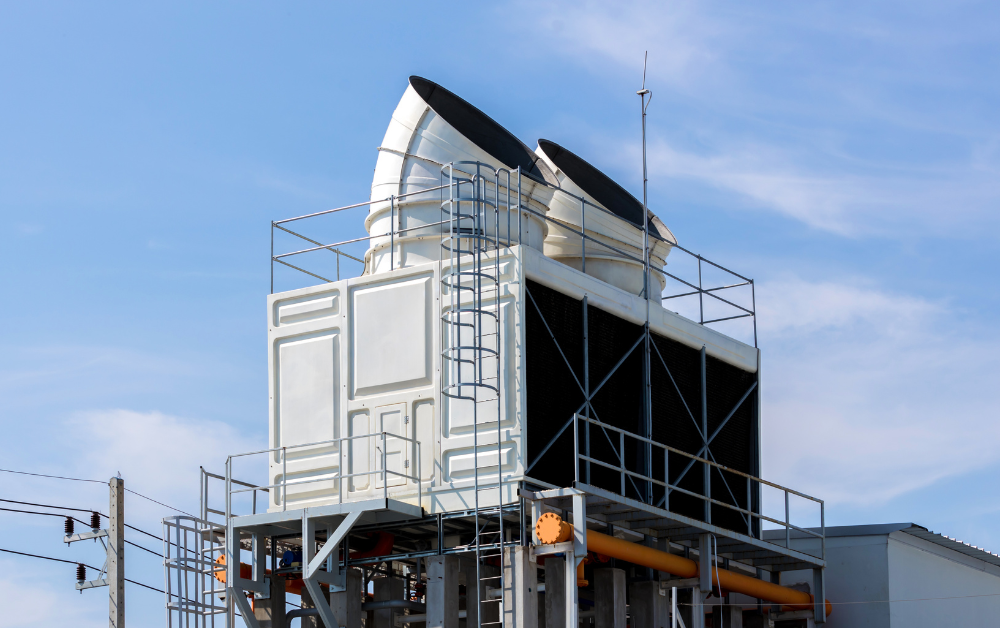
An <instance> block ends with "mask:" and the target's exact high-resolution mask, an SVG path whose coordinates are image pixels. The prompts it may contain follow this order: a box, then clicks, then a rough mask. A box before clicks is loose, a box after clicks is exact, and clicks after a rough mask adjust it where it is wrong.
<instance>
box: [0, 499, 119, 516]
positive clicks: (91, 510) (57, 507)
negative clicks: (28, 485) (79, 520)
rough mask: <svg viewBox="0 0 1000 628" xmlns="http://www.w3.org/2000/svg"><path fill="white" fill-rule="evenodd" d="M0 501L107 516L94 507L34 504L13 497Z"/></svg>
mask: <svg viewBox="0 0 1000 628" xmlns="http://www.w3.org/2000/svg"><path fill="white" fill-rule="evenodd" d="M0 502H7V503H8V504H21V505H22V506H38V507H39V508H55V509H57V510H75V511H77V512H96V513H97V514H99V515H101V516H102V517H107V515H105V514H104V513H102V512H100V511H99V510H94V509H92V508H69V507H67V506H52V505H50V504H33V503H31V502H19V501H14V500H13V499H0Z"/></svg>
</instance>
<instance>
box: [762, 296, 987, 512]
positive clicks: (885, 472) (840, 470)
mask: <svg viewBox="0 0 1000 628" xmlns="http://www.w3.org/2000/svg"><path fill="white" fill-rule="evenodd" d="M759 295H760V298H759V302H760V303H764V304H767V306H766V308H763V309H762V310H761V318H760V320H761V325H762V327H761V343H762V346H763V347H764V358H763V364H764V366H763V371H762V372H763V394H764V464H765V473H766V474H767V475H768V476H769V477H771V478H775V479H777V480H778V481H779V482H787V483H788V484H789V485H791V486H793V487H795V486H798V487H801V488H803V489H806V491H807V492H812V493H813V494H815V495H817V496H819V497H821V498H824V499H827V500H828V501H829V502H831V503H838V502H839V503H845V502H849V503H855V504H862V505H863V504H874V503H877V502H880V501H883V500H887V499H890V498H892V497H896V496H898V495H902V494H904V493H906V492H909V491H913V490H916V489H919V488H922V487H925V486H928V485H930V484H932V483H934V482H936V481H938V480H940V479H942V478H945V477H949V476H954V475H958V474H962V473H966V472H970V471H973V470H975V469H979V468H982V467H985V466H987V465H989V464H992V463H995V462H997V461H998V460H1000V451H998V450H997V448H996V446H995V443H996V442H997V441H998V439H1000V422H998V421H997V420H996V417H997V415H998V413H1000V402H998V401H996V399H995V395H994V393H993V391H994V388H995V381H994V380H995V374H996V373H997V372H998V366H1000V364H998V361H1000V359H998V357H997V356H998V355H1000V352H998V350H1000V340H998V338H997V336H996V334H995V333H993V332H991V331H984V330H977V329H975V328H974V327H972V326H971V325H969V324H966V323H963V322H962V321H961V319H960V314H959V313H957V312H955V311H953V310H951V309H950V308H948V307H947V306H945V305H944V304H940V303H933V302H930V301H926V300H924V299H920V298H917V297H913V296H909V295H899V294H892V293H889V292H886V291H882V290H879V289H877V288H873V287H864V286H861V287H859V286H856V285H848V284H838V283H831V282H817V283H811V282H806V281H803V280H800V279H796V278H789V279H784V280H780V281H774V282H765V283H762V284H760V286H759Z"/></svg>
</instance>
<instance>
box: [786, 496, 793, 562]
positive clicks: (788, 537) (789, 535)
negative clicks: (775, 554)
mask: <svg viewBox="0 0 1000 628" xmlns="http://www.w3.org/2000/svg"><path fill="white" fill-rule="evenodd" d="M788 513H789V507H788V490H787V489H786V490H785V548H786V549H788V548H791V547H792V529H791V528H790V527H789V524H791V520H790V519H789V514H788Z"/></svg>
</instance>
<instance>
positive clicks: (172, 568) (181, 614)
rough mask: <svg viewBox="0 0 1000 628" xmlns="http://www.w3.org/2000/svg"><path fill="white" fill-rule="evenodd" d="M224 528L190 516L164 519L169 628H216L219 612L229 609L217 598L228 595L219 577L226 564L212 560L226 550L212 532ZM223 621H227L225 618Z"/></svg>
mask: <svg viewBox="0 0 1000 628" xmlns="http://www.w3.org/2000/svg"><path fill="white" fill-rule="evenodd" d="M220 528H221V530H222V531H223V532H224V531H225V526H219V525H218V524H215V523H212V522H211V521H207V520H205V519H200V518H198V517H191V516H187V515H181V516H175V517H166V518H165V519H164V520H163V575H164V578H163V584H164V594H165V596H166V620H167V621H166V626H167V628H174V627H175V626H176V627H178V628H209V627H214V626H215V617H216V615H222V614H224V613H225V612H226V610H227V608H226V605H225V603H224V602H223V603H220V604H216V597H217V596H225V594H226V588H225V586H224V585H223V584H222V583H220V582H219V581H218V580H216V578H215V574H216V572H221V571H224V570H225V567H224V566H222V565H220V564H218V563H216V562H215V561H214V560H213V559H212V555H214V554H215V553H217V552H222V551H223V550H224V549H225V548H224V546H223V545H218V544H216V537H215V535H214V534H212V533H211V532H212V531H213V530H214V531H219V530H220ZM216 585H218V586H216ZM219 623H220V624H222V623H224V622H223V620H222V619H221V618H220V620H219Z"/></svg>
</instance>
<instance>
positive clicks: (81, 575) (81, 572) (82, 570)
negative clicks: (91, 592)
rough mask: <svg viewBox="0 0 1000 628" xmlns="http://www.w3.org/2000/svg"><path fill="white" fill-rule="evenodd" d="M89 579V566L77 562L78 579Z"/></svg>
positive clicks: (79, 580)
mask: <svg viewBox="0 0 1000 628" xmlns="http://www.w3.org/2000/svg"><path fill="white" fill-rule="evenodd" d="M86 579H87V568H86V567H84V566H83V564H82V563H77V565H76V581H77V582H81V583H82V582H83V581H84V580H86Z"/></svg>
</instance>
